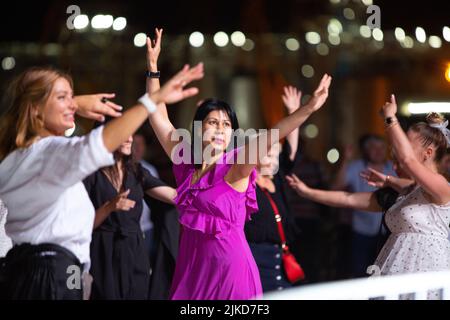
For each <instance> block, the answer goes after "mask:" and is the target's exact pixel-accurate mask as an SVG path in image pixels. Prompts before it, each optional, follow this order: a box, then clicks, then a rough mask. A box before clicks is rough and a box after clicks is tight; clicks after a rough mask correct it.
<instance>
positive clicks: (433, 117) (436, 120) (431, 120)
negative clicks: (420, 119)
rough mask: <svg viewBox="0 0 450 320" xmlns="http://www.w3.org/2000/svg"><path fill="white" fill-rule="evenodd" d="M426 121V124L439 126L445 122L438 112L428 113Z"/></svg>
mask: <svg viewBox="0 0 450 320" xmlns="http://www.w3.org/2000/svg"><path fill="white" fill-rule="evenodd" d="M426 120H427V123H428V124H441V123H444V122H445V117H444V116H443V115H442V114H440V113H438V112H430V113H429V114H428V115H427V117H426Z"/></svg>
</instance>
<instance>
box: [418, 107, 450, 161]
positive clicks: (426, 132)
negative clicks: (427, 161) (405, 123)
mask: <svg viewBox="0 0 450 320" xmlns="http://www.w3.org/2000/svg"><path fill="white" fill-rule="evenodd" d="M426 121H427V122H426V123H425V122H419V123H415V124H413V125H412V126H411V128H410V130H412V131H414V132H416V133H418V134H419V136H420V141H421V143H422V146H423V147H425V148H426V147H429V146H430V145H434V146H435V147H436V156H435V158H434V160H435V161H436V162H439V161H440V160H441V159H442V157H443V156H444V155H445V153H446V151H447V139H446V138H445V135H444V134H443V133H442V131H441V130H439V129H438V128H434V127H432V126H431V125H432V124H442V123H444V122H445V121H446V119H445V117H444V116H443V115H441V114H440V113H437V112H430V113H429V114H428V115H427V117H426Z"/></svg>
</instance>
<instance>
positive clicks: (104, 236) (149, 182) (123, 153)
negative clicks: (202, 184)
mask: <svg viewBox="0 0 450 320" xmlns="http://www.w3.org/2000/svg"><path fill="white" fill-rule="evenodd" d="M132 143H133V137H132V136H130V137H129V138H128V140H127V141H125V142H124V143H122V144H121V146H120V147H119V149H118V150H117V151H116V152H114V159H115V161H116V163H115V164H114V165H113V166H110V167H106V168H103V169H100V170H98V171H97V172H95V173H94V174H92V175H90V176H89V177H87V178H86V179H85V180H84V185H85V187H86V190H87V192H88V194H89V197H90V199H91V201H92V203H93V205H94V207H95V209H96V211H95V220H94V232H93V234H92V241H91V271H90V273H91V275H92V277H93V283H92V291H91V299H92V300H99V299H100V300H122V299H126V300H130V299H131V300H136V299H147V298H148V289H149V279H150V274H149V271H150V264H149V255H148V251H147V250H146V247H145V244H144V238H143V235H142V232H141V229H140V224H139V221H140V218H141V213H142V203H143V202H142V200H143V198H144V194H148V195H149V196H151V197H153V198H156V199H158V200H161V201H164V202H167V203H173V198H174V197H175V196H176V190H175V189H173V188H171V187H168V186H166V185H165V184H164V183H163V182H162V181H160V180H159V179H157V178H155V177H153V176H152V175H151V174H150V172H148V171H147V170H146V169H145V168H144V167H142V165H140V164H139V163H138V162H135V161H134V160H133V159H132V154H131V147H132Z"/></svg>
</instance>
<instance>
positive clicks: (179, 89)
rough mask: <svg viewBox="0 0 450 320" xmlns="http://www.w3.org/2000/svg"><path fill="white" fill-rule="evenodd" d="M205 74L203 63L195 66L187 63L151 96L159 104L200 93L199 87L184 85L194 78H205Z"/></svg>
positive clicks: (173, 101) (174, 101)
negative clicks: (191, 66) (186, 87)
mask: <svg viewBox="0 0 450 320" xmlns="http://www.w3.org/2000/svg"><path fill="white" fill-rule="evenodd" d="M203 75H204V73H203V63H199V64H197V65H196V66H195V67H193V68H190V67H189V66H188V65H185V66H184V68H183V69H182V70H181V71H180V72H178V73H177V74H176V75H175V76H174V77H172V78H171V79H170V80H169V81H167V83H166V84H164V86H162V88H161V89H160V90H158V91H156V92H155V93H152V94H151V98H152V100H153V101H154V102H155V103H156V104H158V103H176V102H178V101H181V100H183V99H186V98H188V97H192V96H194V95H196V94H197V93H198V88H195V87H193V88H188V89H184V87H185V86H186V85H187V84H189V83H190V82H192V81H194V80H199V79H201V78H203Z"/></svg>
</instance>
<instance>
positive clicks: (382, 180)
mask: <svg viewBox="0 0 450 320" xmlns="http://www.w3.org/2000/svg"><path fill="white" fill-rule="evenodd" d="M360 176H361V177H362V178H363V179H365V180H366V182H367V184H368V185H369V186H372V187H376V188H385V187H391V188H392V189H394V190H395V191H397V192H398V193H402V192H403V191H404V190H405V189H407V188H409V187H410V186H411V185H413V184H414V183H415V182H414V180H411V179H404V178H398V177H395V176H390V175H386V174H384V173H382V172H379V171H377V170H375V169H372V168H368V169H367V170H366V171H363V172H361V173H360Z"/></svg>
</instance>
